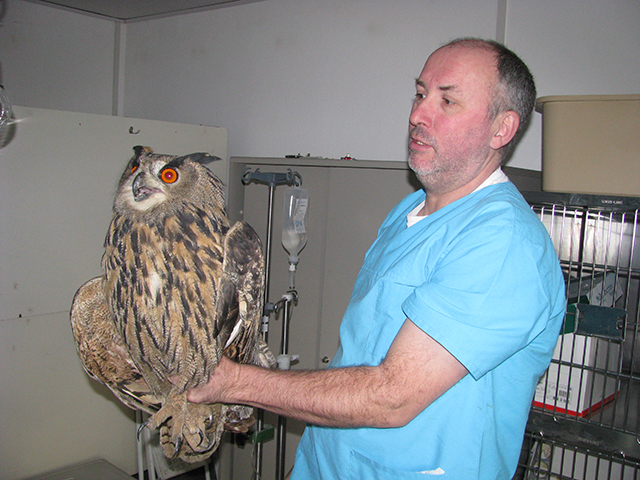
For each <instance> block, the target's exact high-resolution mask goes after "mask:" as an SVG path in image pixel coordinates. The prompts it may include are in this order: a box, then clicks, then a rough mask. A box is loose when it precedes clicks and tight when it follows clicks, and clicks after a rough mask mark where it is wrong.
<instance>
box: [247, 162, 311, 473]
mask: <svg viewBox="0 0 640 480" xmlns="http://www.w3.org/2000/svg"><path fill="white" fill-rule="evenodd" d="M251 182H255V183H260V184H263V185H268V186H269V203H268V205H267V241H266V244H265V255H264V257H265V286H264V303H263V305H264V308H263V314H262V325H261V331H262V339H263V340H264V342H265V343H268V339H269V316H270V315H271V313H272V312H273V311H274V310H275V309H276V306H275V305H273V304H270V303H269V302H268V296H269V277H270V269H271V237H272V231H273V199H274V196H275V189H276V186H278V185H289V186H292V185H300V184H302V177H301V176H300V174H299V173H298V172H293V171H291V169H287V173H275V172H268V173H266V172H265V173H263V172H261V171H260V169H256V170H255V171H253V172H252V171H251V169H250V168H248V167H247V168H246V169H245V171H244V172H243V173H242V183H243V185H248V184H249V183H251ZM296 300H297V294H296ZM287 310H289V308H288V303H287V308H285V312H286V311H287ZM289 313H290V310H289ZM289 313H284V314H283V347H284V348H285V349H286V348H287V347H286V346H285V343H284V342H285V340H284V333H285V328H286V330H287V332H286V334H287V343H288V318H289ZM285 316H286V317H287V326H286V327H285V321H284V317H285ZM257 417H258V418H257V420H256V430H257V432H261V431H262V428H263V425H264V411H262V410H258V412H257ZM285 425H286V422H285V423H281V420H280V418H279V419H278V452H279V453H278V455H279V456H278V462H277V463H278V465H277V466H276V468H277V469H278V471H281V470H282V469H283V468H284V467H283V466H282V465H280V463H283V462H284V458H282V459H280V455H281V456H282V457H284V446H282V447H281V442H282V441H283V440H282V439H281V438H284V434H282V433H281V430H282V429H283V428H285ZM255 471H256V473H257V474H258V478H260V476H261V475H262V442H257V443H256V465H255ZM283 478H284V477H283Z"/></svg>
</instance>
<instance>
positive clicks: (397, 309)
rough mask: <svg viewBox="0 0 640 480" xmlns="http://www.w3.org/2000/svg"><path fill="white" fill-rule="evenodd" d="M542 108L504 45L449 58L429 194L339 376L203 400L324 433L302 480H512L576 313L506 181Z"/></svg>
mask: <svg viewBox="0 0 640 480" xmlns="http://www.w3.org/2000/svg"><path fill="white" fill-rule="evenodd" d="M534 101H535V86H534V84H533V79H532V77H531V75H530V73H529V71H528V69H527V68H526V66H525V65H524V64H523V63H522V62H521V61H520V59H519V58H518V57H517V56H515V54H513V53H512V52H510V51H509V50H507V49H506V48H505V47H503V46H502V45H499V44H496V43H494V42H486V41H481V40H477V39H462V40H457V41H454V42H452V43H450V44H448V45H446V46H444V47H442V48H440V49H438V50H436V51H435V52H434V53H433V54H432V55H431V56H430V57H429V59H428V60H427V63H426V64H425V67H424V69H423V70H422V73H421V74H420V77H419V78H418V79H417V80H416V97H415V101H414V105H413V108H412V111H411V116H410V120H409V164H410V166H411V168H412V169H413V170H414V171H415V173H416V175H417V177H418V179H419V180H420V181H421V183H422V185H423V186H424V191H419V192H415V193H414V194H411V195H409V196H408V197H406V198H405V199H404V200H403V201H402V202H400V204H398V205H397V206H396V207H395V208H394V209H393V210H392V212H391V213H390V214H389V216H388V217H387V219H386V220H385V221H384V223H383V224H382V226H381V227H380V230H379V234H378V238H377V239H376V241H375V242H374V244H373V245H372V247H371V248H370V249H369V251H368V252H367V255H366V257H365V261H364V264H363V267H362V270H361V271H360V274H359V275H358V278H357V280H356V284H355V287H354V291H353V294H352V297H351V300H350V303H349V306H348V308H347V311H346V313H345V316H344V319H343V321H342V325H341V328H340V342H341V343H340V348H339V350H338V353H337V355H336V356H335V358H334V359H333V361H332V364H331V368H329V369H328V370H322V371H309V372H302V371H289V372H281V371H269V370H264V369H260V368H258V367H254V366H247V365H238V364H235V363H233V362H231V361H230V360H226V359H224V360H223V361H221V363H220V365H219V366H218V368H217V369H216V372H215V373H214V375H213V376H212V378H211V380H210V382H209V383H208V384H207V385H205V386H203V387H200V388H198V389H194V390H192V391H191V392H190V395H189V399H190V400H191V401H195V402H203V401H206V402H217V401H222V402H227V403H245V404H249V405H253V406H256V407H260V408H264V409H267V410H271V411H273V412H275V413H278V414H282V415H287V416H291V417H295V418H298V419H301V420H303V421H306V422H308V423H309V424H310V425H311V426H309V427H308V428H307V429H306V431H305V434H304V436H303V439H302V440H301V442H300V445H299V447H298V452H297V454H296V461H295V467H294V471H293V477H292V478H294V479H322V480H328V479H334V478H354V479H372V478H380V479H383V478H384V479H401V478H424V476H425V475H441V476H443V477H444V478H455V479H492V480H495V479H510V478H511V477H512V476H513V473H514V471H515V468H516V464H517V460H518V456H519V452H520V446H521V443H522V438H523V433H524V427H525V424H526V420H527V415H528V411H529V407H530V405H531V400H532V397H533V392H534V389H535V386H536V383H537V380H538V378H539V376H540V375H541V374H542V373H543V372H544V371H545V369H546V368H547V366H548V364H549V361H550V358H551V355H552V351H553V348H554V346H555V344H556V341H557V337H558V333H559V328H560V324H561V322H562V318H563V313H564V283H563V278H562V273H561V271H560V267H559V264H558V259H557V257H556V254H555V251H554V248H553V245H552V244H551V241H550V239H549V236H548V235H547V233H546V230H545V229H544V227H543V226H542V224H541V223H540V222H539V220H538V219H537V218H536V216H535V215H534V214H533V213H532V212H531V209H530V208H529V207H528V205H527V204H526V202H525V201H524V199H523V198H522V197H521V196H520V194H519V193H518V191H517V190H516V188H515V187H514V186H513V184H511V183H510V182H509V181H508V179H507V178H506V177H505V176H504V174H503V173H502V170H501V169H500V165H501V162H502V160H503V159H504V157H505V156H506V155H507V153H508V152H509V151H510V149H511V148H512V142H513V139H514V137H516V136H517V135H519V134H520V132H521V130H522V128H523V126H524V124H526V122H527V121H528V119H529V117H530V115H531V111H532V109H533V103H534Z"/></svg>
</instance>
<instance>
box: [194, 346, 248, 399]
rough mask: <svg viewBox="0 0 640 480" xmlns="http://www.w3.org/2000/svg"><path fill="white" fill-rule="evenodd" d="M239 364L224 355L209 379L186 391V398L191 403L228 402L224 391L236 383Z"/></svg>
mask: <svg viewBox="0 0 640 480" xmlns="http://www.w3.org/2000/svg"><path fill="white" fill-rule="evenodd" d="M239 367H240V366H239V365H238V364H237V363H235V362H233V361H232V360H229V359H228V358H227V357H225V356H224V355H223V356H222V358H221V359H220V362H219V363H218V365H217V366H216V369H215V370H214V372H213V374H212V375H211V376H210V377H209V381H208V382H207V383H206V384H204V385H201V386H199V387H196V388H192V389H191V390H189V391H188V392H187V400H189V401H190V402H193V403H228V402H229V400H226V396H225V392H227V390H228V389H229V386H230V385H234V384H237V382H238V376H239V374H240V368H239Z"/></svg>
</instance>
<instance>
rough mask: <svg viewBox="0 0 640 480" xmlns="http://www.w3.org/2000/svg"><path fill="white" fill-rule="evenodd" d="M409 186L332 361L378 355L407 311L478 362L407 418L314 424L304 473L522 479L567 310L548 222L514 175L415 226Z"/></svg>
mask: <svg viewBox="0 0 640 480" xmlns="http://www.w3.org/2000/svg"><path fill="white" fill-rule="evenodd" d="M424 196H425V194H424V192H422V191H418V192H415V193H413V194H411V195H409V196H407V197H406V198H405V199H404V200H402V201H401V202H400V203H399V204H398V205H397V206H396V207H395V208H394V209H393V210H392V212H391V213H390V214H389V216H388V217H387V219H386V220H385V221H384V223H383V224H382V226H381V227H380V230H379V233H378V238H377V239H376V241H375V242H374V243H373V245H372V246H371V248H370V249H369V251H368V252H367V254H366V256H365V260H364V264H363V266H362V269H361V271H360V273H359V275H358V278H357V280H356V284H355V287H354V290H353V294H352V296H351V300H350V303H349V306H348V307H347V310H346V313H345V316H344V319H343V321H342V325H341V327H340V345H341V346H340V348H339V350H338V353H337V355H336V356H335V358H334V359H333V361H332V363H331V365H330V367H345V366H356V365H378V364H380V362H381V361H382V360H383V359H384V357H385V355H386V353H387V351H388V350H389V347H390V345H391V343H392V342H393V340H394V338H395V336H396V334H397V333H398V331H399V329H400V327H401V326H402V324H403V323H404V321H405V319H406V318H409V319H410V320H411V321H413V322H414V323H415V324H416V325H417V326H418V327H420V328H421V329H422V330H423V331H424V332H426V333H427V334H428V335H430V336H431V337H432V338H434V339H435V340H436V341H438V342H439V343H440V344H441V345H443V346H444V347H445V348H446V349H447V350H448V351H449V352H450V353H451V354H453V355H454V356H455V357H456V358H457V359H458V360H459V361H460V362H461V363H462V364H463V365H464V366H465V367H466V368H467V370H468V371H469V375H467V376H465V377H464V378H463V379H462V380H461V381H460V382H458V383H457V384H456V385H455V386H453V387H452V388H451V389H450V390H449V391H447V392H446V393H445V394H444V395H442V396H441V397H440V398H439V399H437V400H436V401H435V402H434V403H432V404H431V405H430V406H429V407H428V408H426V409H425V410H424V411H423V412H422V413H420V414H419V415H418V416H417V417H416V418H415V419H414V420H412V421H411V422H410V423H409V424H408V425H406V426H405V427H402V428H384V429H381V428H351V429H340V428H325V427H316V426H310V427H308V428H307V429H306V431H305V434H304V436H303V439H302V440H301V442H300V445H299V447H298V452H297V455H296V461H295V468H294V475H293V477H292V478H293V479H295V480H302V479H304V480H308V479H322V480H329V479H334V478H336V479H337V478H340V479H345V478H346V479H349V478H353V479H396V480H397V479H405V478H406V479H413V478H425V476H438V477H442V478H455V479H487V480H489V479H491V480H495V479H500V478H504V479H511V478H512V476H513V473H514V471H515V468H516V464H517V460H518V457H519V454H520V447H521V442H522V438H523V434H524V428H525V424H526V421H527V417H528V412H529V408H530V405H531V400H532V398H533V393H534V390H535V386H536V384H537V381H538V378H539V377H540V375H542V373H543V372H544V371H545V370H546V368H547V366H548V364H549V361H550V359H551V355H552V353H553V349H554V346H555V344H556V342H557V338H558V333H559V329H560V325H561V322H562V318H563V315H564V310H565V299H564V281H563V276H562V272H561V270H560V266H559V262H558V258H557V256H556V253H555V250H554V247H553V244H552V243H551V240H550V239H549V235H548V233H547V231H546V230H545V228H544V226H543V225H542V223H541V222H540V221H539V219H538V218H537V217H536V215H535V214H534V213H533V212H532V211H531V208H530V207H529V205H528V204H527V203H526V201H525V200H524V199H523V198H522V196H521V195H520V193H519V192H518V191H517V189H516V188H515V187H514V186H513V184H511V183H510V182H507V183H502V184H497V185H491V186H487V187H485V188H483V189H481V190H479V191H477V192H474V193H472V194H470V195H468V196H466V197H464V198H462V199H459V200H457V201H456V202H453V203H452V204H450V205H448V206H446V207H444V208H442V209H440V210H438V211H437V212H435V213H433V214H432V215H430V216H428V217H426V218H425V219H423V220H421V221H419V222H418V223H416V224H415V225H412V226H411V227H409V228H407V227H406V217H407V214H408V213H409V212H410V211H411V210H413V209H414V208H415V207H416V206H417V205H419V204H420V202H422V201H423V200H424Z"/></svg>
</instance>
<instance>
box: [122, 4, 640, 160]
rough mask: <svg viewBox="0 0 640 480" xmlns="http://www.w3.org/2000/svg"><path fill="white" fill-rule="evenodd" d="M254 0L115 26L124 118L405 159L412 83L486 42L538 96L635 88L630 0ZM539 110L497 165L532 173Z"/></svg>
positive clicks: (242, 146) (639, 21)
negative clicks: (511, 56) (462, 39)
mask: <svg viewBox="0 0 640 480" xmlns="http://www.w3.org/2000/svg"><path fill="white" fill-rule="evenodd" d="M499 3H500V2H499V1H498V0H494V1H493V2H490V1H486V0H481V1H468V0H450V1H438V0H429V1H424V0H403V1H399V2H394V1H380V2H375V3H372V2H369V1H367V0H350V1H348V2H345V1H342V0H322V1H314V2H299V1H296V0H267V1H265V2H259V3H254V4H249V5H245V6H239V7H234V8H229V9H222V10H214V11H210V12H201V13H198V14H193V15H185V16H181V17H174V18H167V19H164V20H154V21H149V22H143V23H135V24H129V25H128V26H127V39H128V41H127V55H126V58H127V63H126V65H127V66H126V75H125V78H126V83H125V101H124V104H125V114H126V115H133V116H138V115H142V116H145V117H147V116H148V117H149V118H157V119H167V120H172V121H189V122H202V123H212V124H215V125H224V126H225V127H227V128H229V151H230V153H231V155H236V156H237V155H254V156H269V155H272V156H283V155H286V154H295V153H302V154H307V153H311V154H312V155H318V156H323V157H340V156H343V155H345V154H347V153H350V154H351V155H353V156H355V157H356V158H361V159H376V160H400V161H403V160H404V159H405V150H406V148H405V145H406V143H405V138H406V125H407V117H408V112H409V107H410V103H409V102H410V100H411V96H412V94H413V79H414V78H415V77H416V76H417V75H418V74H419V72H420V70H421V68H422V65H423V63H424V61H425V59H426V57H427V55H428V54H429V53H430V51H431V50H433V49H434V48H436V47H437V46H438V45H439V44H441V43H443V42H445V41H447V40H449V39H451V38H454V37H457V36H470V35H473V36H482V37H489V38H495V37H496V31H499V30H500V29H503V30H504V32H505V41H506V44H507V45H508V46H510V47H512V48H513V49H514V50H515V51H516V52H518V53H519V54H520V55H521V57H522V58H523V60H524V61H525V62H526V63H528V64H529V65H530V67H531V69H532V71H533V73H534V75H535V77H536V79H537V82H538V90H539V94H540V96H542V95H560V94H578V93H579V94H602V93H637V92H640V85H639V84H638V78H640V28H639V26H640V2H639V1H638V0H616V1H615V2H612V1H609V0H563V1H562V2H557V1H555V0H542V1H538V0H507V1H506V5H507V9H506V24H505V25H498V5H499ZM540 125H541V119H540V115H539V114H537V113H536V114H535V115H534V122H533V125H532V127H531V129H530V131H529V132H528V133H527V136H526V138H525V139H524V142H523V144H522V145H521V147H520V148H519V149H518V151H517V155H515V156H514V158H513V160H512V161H511V163H510V165H511V166H518V167H523V168H531V169H535V170H540V168H541V167H540V134H541V133H540V132H541V131H540Z"/></svg>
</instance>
